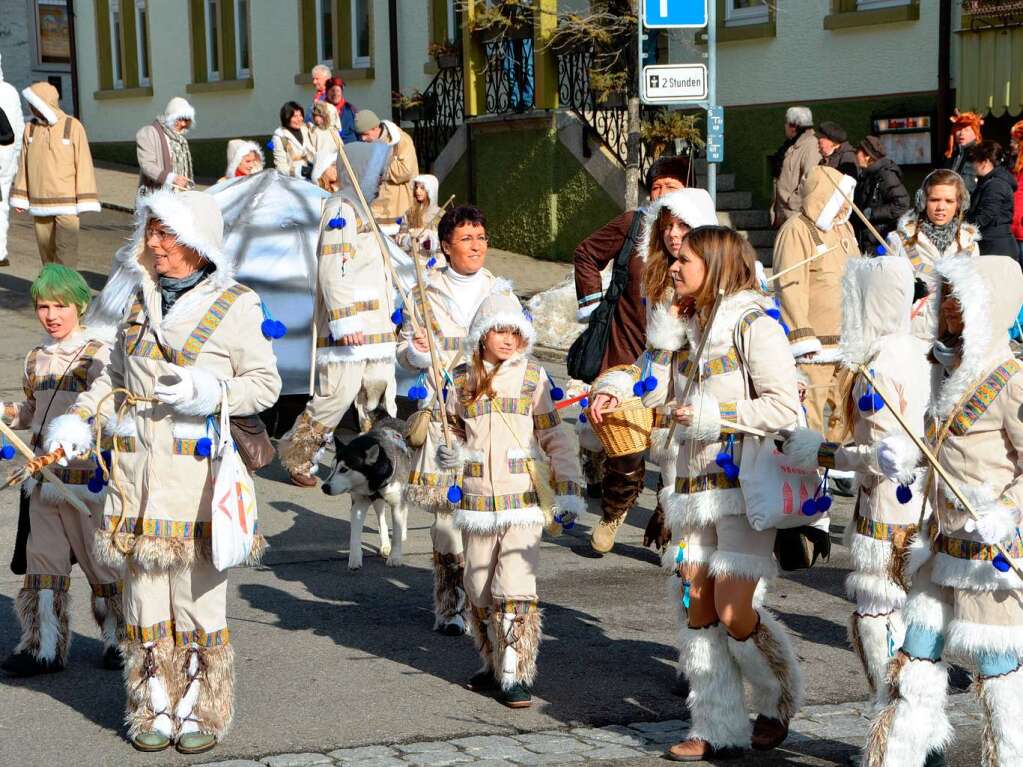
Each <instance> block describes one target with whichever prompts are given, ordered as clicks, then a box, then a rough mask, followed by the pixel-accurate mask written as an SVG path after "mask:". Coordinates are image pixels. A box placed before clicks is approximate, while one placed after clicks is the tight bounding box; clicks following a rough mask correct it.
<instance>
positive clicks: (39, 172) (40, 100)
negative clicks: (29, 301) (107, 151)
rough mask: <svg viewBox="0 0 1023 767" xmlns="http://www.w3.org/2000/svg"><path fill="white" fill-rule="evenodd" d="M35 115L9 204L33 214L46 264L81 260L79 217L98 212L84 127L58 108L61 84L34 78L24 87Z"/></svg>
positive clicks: (25, 139)
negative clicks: (35, 80)
mask: <svg viewBox="0 0 1023 767" xmlns="http://www.w3.org/2000/svg"><path fill="white" fill-rule="evenodd" d="M21 95H22V96H23V97H24V99H25V101H27V102H28V104H29V107H31V109H32V114H33V116H34V118H35V119H33V120H32V122H30V123H29V124H28V125H26V126H25V135H24V138H23V140H22V147H21V156H20V157H19V159H18V175H17V176H16V177H15V179H14V185H13V186H12V187H11V207H13V208H15V209H16V210H25V211H28V212H29V213H31V214H32V216H33V217H34V218H35V229H36V243H37V244H38V246H39V258H40V259H41V260H42V262H43V263H44V264H48V263H50V262H54V261H55V262H57V263H61V264H64V265H65V266H70V267H71V268H74V267H75V266H77V264H78V226H79V224H78V216H79V215H81V214H82V213H99V194H98V193H97V191H96V176H95V173H94V172H93V169H92V154H91V153H90V152H89V139H88V137H87V136H86V135H85V128H84V127H82V124H81V123H80V122H78V120H76V119H75V118H74V117H71V116H70V115H67V114H64V112H63V111H62V110H61V108H60V96H59V95H58V93H57V89H56V88H54V87H53V86H52V85H50V84H49V83H42V82H40V83H35V84H34V85H30V86H29V87H28V88H25V90H23V91H22V92H21Z"/></svg>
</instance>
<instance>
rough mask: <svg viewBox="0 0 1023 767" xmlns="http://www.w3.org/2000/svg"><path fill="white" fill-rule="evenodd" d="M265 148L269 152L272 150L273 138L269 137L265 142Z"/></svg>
mask: <svg viewBox="0 0 1023 767" xmlns="http://www.w3.org/2000/svg"><path fill="white" fill-rule="evenodd" d="M266 148H267V149H269V150H270V151H271V152H272V151H273V150H274V139H273V136H271V137H270V140H269V141H267V142H266Z"/></svg>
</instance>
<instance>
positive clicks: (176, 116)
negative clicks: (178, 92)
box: [160, 96, 195, 126]
mask: <svg viewBox="0 0 1023 767" xmlns="http://www.w3.org/2000/svg"><path fill="white" fill-rule="evenodd" d="M177 120H191V121H192V123H193V124H194V123H195V107H193V106H192V105H191V104H189V103H188V102H187V101H185V99H183V98H182V97H181V96H175V97H174V98H172V99H171V100H170V101H168V102H167V106H166V107H165V108H164V110H163V114H162V115H160V122H162V123H163V124H164V125H167V126H172V125H174V123H175V122H176V121H177Z"/></svg>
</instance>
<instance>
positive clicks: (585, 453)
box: [579, 447, 604, 498]
mask: <svg viewBox="0 0 1023 767" xmlns="http://www.w3.org/2000/svg"><path fill="white" fill-rule="evenodd" d="M579 459H580V463H581V464H582V469H583V477H585V478H586V495H587V496H589V497H590V498H600V497H601V496H602V495H603V494H604V489H603V487H602V484H603V482H604V452H603V450H588V449H587V448H585V447H581V448H580V449H579Z"/></svg>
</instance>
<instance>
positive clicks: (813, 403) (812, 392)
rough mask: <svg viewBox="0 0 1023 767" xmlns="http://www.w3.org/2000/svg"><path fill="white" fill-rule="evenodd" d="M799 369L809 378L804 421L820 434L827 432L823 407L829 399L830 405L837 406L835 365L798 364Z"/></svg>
mask: <svg viewBox="0 0 1023 767" xmlns="http://www.w3.org/2000/svg"><path fill="white" fill-rule="evenodd" d="M799 369H800V370H802V371H803V372H804V373H806V376H807V378H809V379H810V389H809V390H807V392H806V401H805V403H804V404H805V405H806V423H807V426H809V428H811V429H813V430H814V431H819V432H821V433H822V434H827V433H828V422H827V421H826V420H825V419H824V409H825V406H826V405H827V404H828V401H829V400H830V401H831V403H832V404H831V407H832V408H835V407H837V406H838V405H837V403H836V402H835V399H836V398H837V396H838V386H837V381H836V380H835V369H836V366H835V365H833V364H832V365H800V366H799Z"/></svg>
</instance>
